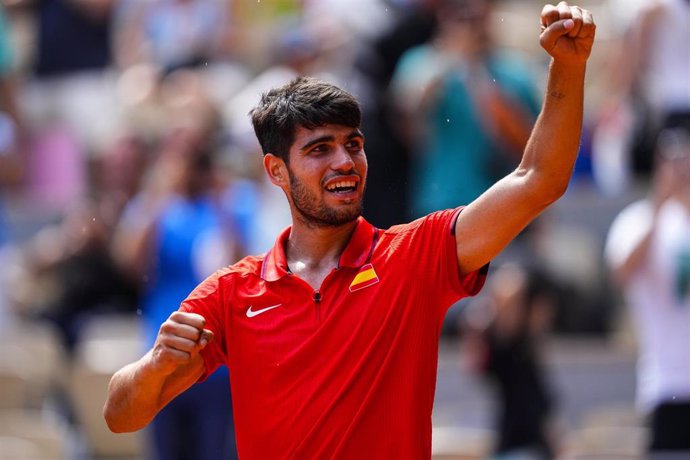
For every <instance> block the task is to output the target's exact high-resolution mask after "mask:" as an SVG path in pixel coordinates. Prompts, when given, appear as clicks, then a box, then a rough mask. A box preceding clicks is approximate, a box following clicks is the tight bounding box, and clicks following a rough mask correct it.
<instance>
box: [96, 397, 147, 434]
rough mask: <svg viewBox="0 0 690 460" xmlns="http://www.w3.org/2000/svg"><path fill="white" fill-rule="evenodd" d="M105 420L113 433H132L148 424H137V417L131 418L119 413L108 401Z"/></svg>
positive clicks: (104, 411) (104, 413) (104, 408)
mask: <svg viewBox="0 0 690 460" xmlns="http://www.w3.org/2000/svg"><path fill="white" fill-rule="evenodd" d="M103 418H104V419H105V424H106V425H107V426H108V429H109V430H110V431H111V432H113V433H131V432H133V431H138V430H140V429H142V428H143V427H144V426H145V425H146V424H145V423H144V424H137V423H138V420H137V418H136V417H129V416H127V415H126V414H124V413H120V412H118V411H117V410H116V409H115V408H114V407H113V406H112V404H110V403H109V402H108V401H106V403H105V406H104V407H103Z"/></svg>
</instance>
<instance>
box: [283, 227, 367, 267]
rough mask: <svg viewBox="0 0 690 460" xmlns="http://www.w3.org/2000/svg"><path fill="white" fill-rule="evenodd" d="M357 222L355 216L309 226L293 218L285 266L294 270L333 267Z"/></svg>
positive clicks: (286, 248)
mask: <svg viewBox="0 0 690 460" xmlns="http://www.w3.org/2000/svg"><path fill="white" fill-rule="evenodd" d="M356 225H357V221H356V220H354V221H352V222H348V223H347V224H343V225H340V226H334V227H319V226H308V225H305V224H304V223H301V222H299V220H297V219H293V225H292V229H291V231H290V237H289V238H288V241H287V244H286V247H285V254H286V256H287V261H288V266H289V267H290V269H291V270H292V271H293V272H295V273H297V272H302V271H304V270H307V271H309V270H318V269H323V268H332V267H335V266H336V265H337V264H338V259H339V258H340V255H341V254H342V252H343V250H344V249H345V246H346V245H347V242H348V241H349V240H350V237H351V236H352V232H353V231H354V229H355V227H356Z"/></svg>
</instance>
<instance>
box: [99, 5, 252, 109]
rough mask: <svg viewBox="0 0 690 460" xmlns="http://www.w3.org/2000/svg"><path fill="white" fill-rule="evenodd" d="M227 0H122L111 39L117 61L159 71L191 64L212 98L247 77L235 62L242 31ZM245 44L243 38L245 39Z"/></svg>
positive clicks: (235, 87)
mask: <svg viewBox="0 0 690 460" xmlns="http://www.w3.org/2000/svg"><path fill="white" fill-rule="evenodd" d="M232 3H233V2H232V1H231V0H214V1H208V0H159V1H143V2H142V1H140V0H122V1H120V2H119V3H118V4H117V8H116V9H117V15H116V16H117V21H116V27H115V33H114V34H113V37H114V44H115V54H116V60H117V64H118V66H119V67H120V68H121V69H123V70H125V69H128V68H130V67H132V66H134V65H142V64H147V65H152V66H154V67H155V68H156V69H158V71H159V72H160V73H161V74H162V75H168V74H170V73H172V72H174V71H175V70H178V69H185V68H186V69H196V70H197V71H198V72H199V74H200V75H203V77H204V78H205V79H206V85H207V89H208V91H209V93H210V94H211V96H212V97H213V98H214V99H215V101H216V103H223V102H225V101H226V100H227V99H228V98H229V97H231V96H232V95H233V94H234V93H235V92H236V91H237V90H238V89H239V88H240V87H241V86H242V85H243V84H244V83H246V80H247V79H248V78H249V75H248V71H247V69H246V68H245V66H244V64H242V63H241V62H239V61H238V57H241V54H242V53H241V52H240V51H241V50H242V46H243V44H242V38H241V37H242V32H241V30H240V25H239V24H238V23H237V20H236V18H235V15H234V14H233V9H232V7H231V6H232ZM244 45H246V43H245V44H244Z"/></svg>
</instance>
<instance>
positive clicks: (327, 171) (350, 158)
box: [279, 125, 367, 227]
mask: <svg viewBox="0 0 690 460" xmlns="http://www.w3.org/2000/svg"><path fill="white" fill-rule="evenodd" d="M289 155H290V158H289V162H288V164H285V163H282V165H283V166H284V168H285V171H286V172H287V179H288V180H287V181H283V183H281V184H279V185H281V186H282V187H283V190H285V192H286V194H287V195H288V199H289V201H290V204H291V206H292V209H293V214H294V215H295V217H296V218H297V219H300V220H301V221H302V222H303V223H305V224H307V225H311V226H320V227H329V226H338V225H343V224H346V223H349V222H352V221H354V220H355V219H357V217H359V216H360V215H361V214H362V199H363V196H364V186H365V181H366V174H367V159H366V155H365V153H364V137H363V136H362V133H361V131H360V130H359V129H356V128H351V127H346V126H340V125H325V126H321V127H318V128H316V129H313V130H309V129H306V128H302V127H300V128H298V129H297V131H296V133H295V141H294V142H293V144H292V146H291V147H290V154H289Z"/></svg>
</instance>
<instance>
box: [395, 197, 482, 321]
mask: <svg viewBox="0 0 690 460" xmlns="http://www.w3.org/2000/svg"><path fill="white" fill-rule="evenodd" d="M460 212H462V208H456V209H447V210H444V211H438V212H433V213H431V214H429V215H427V216H425V217H422V218H421V219H418V220H416V221H414V222H412V223H410V224H407V225H404V226H399V227H398V228H397V229H396V232H398V234H399V238H401V239H402V240H403V241H395V242H394V243H393V244H395V245H396V246H397V247H399V248H401V249H402V248H405V249H404V251H401V254H403V255H402V257H404V258H405V260H406V262H405V263H404V264H401V265H404V266H406V267H407V268H408V270H409V271H410V276H411V277H412V280H413V281H412V282H411V283H410V287H411V288H412V289H418V290H420V291H421V292H423V293H425V294H424V295H425V296H429V295H433V296H434V297H435V298H437V299H438V302H434V304H439V305H441V306H442V308H443V310H442V311H441V313H443V314H445V311H446V310H447V308H448V307H450V306H451V305H452V304H453V303H455V302H457V301H458V300H460V299H462V298H464V297H469V296H473V295H476V294H477V293H478V292H479V291H480V290H481V288H482V287H483V285H484V282H485V281H486V275H487V272H488V265H486V266H484V267H482V268H480V269H479V270H476V271H474V272H472V273H468V274H464V275H463V274H461V273H460V267H459V265H458V258H457V250H456V247H457V246H456V241H455V221H456V220H457V217H458V215H459V214H460Z"/></svg>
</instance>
